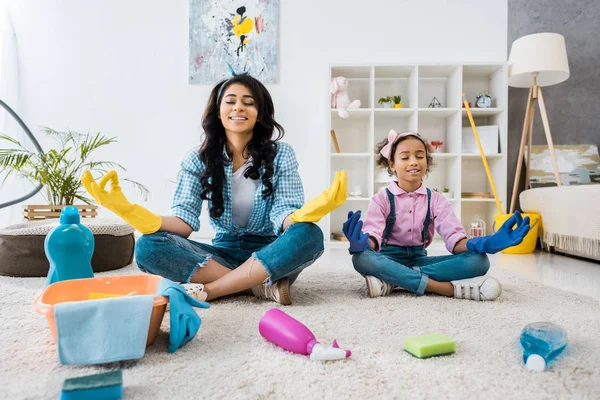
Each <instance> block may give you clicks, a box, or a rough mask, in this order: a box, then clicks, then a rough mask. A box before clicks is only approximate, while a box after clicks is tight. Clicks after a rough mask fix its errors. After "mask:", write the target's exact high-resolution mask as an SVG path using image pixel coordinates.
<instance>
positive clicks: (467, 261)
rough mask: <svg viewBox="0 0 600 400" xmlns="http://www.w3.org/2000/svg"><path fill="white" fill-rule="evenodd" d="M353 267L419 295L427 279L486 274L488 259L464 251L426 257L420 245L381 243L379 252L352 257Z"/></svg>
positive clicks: (368, 252)
mask: <svg viewBox="0 0 600 400" xmlns="http://www.w3.org/2000/svg"><path fill="white" fill-rule="evenodd" d="M352 263H353V264H354V269H355V270H357V271H358V272H359V273H360V274H361V275H363V276H365V275H371V276H374V277H377V278H379V279H381V280H382V281H384V282H387V283H390V284H392V285H394V286H399V287H401V288H403V289H406V290H408V291H411V292H413V293H416V294H418V295H422V294H423V293H424V292H425V288H426V287H427V282H428V281H429V278H430V277H431V279H433V280H436V281H438V282H450V281H454V280H459V279H467V278H474V277H476V276H482V275H485V274H486V273H487V271H488V269H489V268H490V260H489V259H488V257H487V255H485V254H475V253H471V252H464V253H459V254H452V255H447V256H436V257H428V256H427V251H426V250H425V249H424V248H423V247H422V246H393V245H387V246H382V247H381V250H380V252H379V253H378V252H376V251H374V250H372V249H367V250H365V251H363V252H361V253H356V254H354V255H353V256H352Z"/></svg>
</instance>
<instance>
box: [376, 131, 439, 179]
mask: <svg viewBox="0 0 600 400" xmlns="http://www.w3.org/2000/svg"><path fill="white" fill-rule="evenodd" d="M411 138H412V139H417V140H420V141H421V143H423V145H424V146H425V158H426V160H427V170H426V171H425V172H426V174H428V173H429V172H431V168H432V167H433V165H434V164H433V157H432V156H431V153H432V150H433V147H431V145H430V144H429V142H428V141H427V139H424V138H423V137H421V136H420V135H419V136H417V135H407V136H404V137H401V138H400V139H398V140H397V141H396V142H395V143H394V145H393V146H392V151H391V152H390V159H389V161H388V159H387V158H385V157H384V156H383V155H382V154H381V149H383V148H384V147H385V146H386V145H387V144H388V139H387V138H385V139H383V140H382V141H381V142H379V143H377V144H376V145H375V162H376V163H377V165H378V166H379V168H381V169H384V168H385V169H386V170H387V172H388V174H389V175H390V176H394V174H395V172H394V171H393V170H392V168H390V162H394V156H395V153H396V148H397V147H398V143H400V142H402V141H404V140H406V139H411Z"/></svg>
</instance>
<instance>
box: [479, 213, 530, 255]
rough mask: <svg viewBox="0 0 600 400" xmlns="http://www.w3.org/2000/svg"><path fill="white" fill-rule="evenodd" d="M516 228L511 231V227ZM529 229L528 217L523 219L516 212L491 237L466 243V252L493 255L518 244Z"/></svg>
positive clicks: (483, 237)
mask: <svg viewBox="0 0 600 400" xmlns="http://www.w3.org/2000/svg"><path fill="white" fill-rule="evenodd" d="M515 224H516V225H517V227H516V228H515V229H514V230H513V226H514V225H515ZM529 229H531V226H530V225H529V217H525V219H523V217H522V216H521V214H519V212H518V211H516V212H515V213H514V214H513V215H512V216H511V217H510V218H509V219H507V220H506V222H504V224H502V226H501V227H500V229H498V231H497V232H496V233H494V234H493V235H489V236H482V237H478V238H472V239H469V240H468V241H467V250H469V251H470V252H472V253H479V254H484V253H487V254H494V253H497V252H499V251H501V250H504V249H506V248H509V247H512V246H516V245H518V244H520V243H521V242H522V241H523V239H524V238H525V236H526V235H527V233H528V232H529Z"/></svg>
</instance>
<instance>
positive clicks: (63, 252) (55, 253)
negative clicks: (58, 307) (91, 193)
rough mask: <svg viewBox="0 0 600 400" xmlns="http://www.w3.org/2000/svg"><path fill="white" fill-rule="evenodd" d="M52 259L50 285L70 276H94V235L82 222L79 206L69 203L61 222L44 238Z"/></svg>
mask: <svg viewBox="0 0 600 400" xmlns="http://www.w3.org/2000/svg"><path fill="white" fill-rule="evenodd" d="M44 251H45V252H46V257H47V258H48V261H49V262H50V270H49V271H48V280H47V282H46V284H47V285H50V284H52V283H54V282H58V281H65V280H69V279H81V278H93V277H94V270H93V269H92V256H93V255H94V235H93V234H92V231H90V230H89V229H88V227H86V226H84V225H82V224H81V219H80V217H79V211H78V210H77V207H74V206H67V207H65V208H63V210H62V212H61V213H60V225H58V226H57V227H55V228H54V229H52V230H51V231H50V232H48V234H47V235H46V239H45V240H44Z"/></svg>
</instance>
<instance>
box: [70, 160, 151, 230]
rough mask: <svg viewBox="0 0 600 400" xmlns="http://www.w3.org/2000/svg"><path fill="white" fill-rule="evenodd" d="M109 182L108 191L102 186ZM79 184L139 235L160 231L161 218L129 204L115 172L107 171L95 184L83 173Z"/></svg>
mask: <svg viewBox="0 0 600 400" xmlns="http://www.w3.org/2000/svg"><path fill="white" fill-rule="evenodd" d="M109 180H110V190H109V191H106V190H105V189H104V186H106V183H107V182H108V181H109ZM81 183H83V186H84V187H85V189H86V190H87V192H88V193H89V194H90V195H92V196H93V197H94V199H95V200H96V201H97V202H98V203H100V204H101V205H103V206H104V207H106V208H108V209H109V210H110V211H112V212H114V213H115V214H117V215H118V216H119V217H121V218H123V219H124V220H125V222H127V223H128V224H129V225H131V226H133V227H134V228H135V229H137V230H138V231H139V232H140V233H142V234H144V235H147V234H150V233H154V232H156V231H158V230H159V229H160V226H161V225H162V217H161V216H160V215H157V214H154V213H152V212H150V211H148V210H147V209H145V208H144V207H142V206H140V205H138V204H131V203H130V202H129V200H127V198H126V197H125V195H124V194H123V192H122V191H121V186H120V185H119V176H118V175H117V172H116V171H115V170H112V171H109V172H108V173H107V174H106V175H104V176H103V177H102V179H100V183H99V184H98V183H96V181H95V180H94V178H93V177H92V174H91V173H90V171H84V172H83V177H82V178H81Z"/></svg>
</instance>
